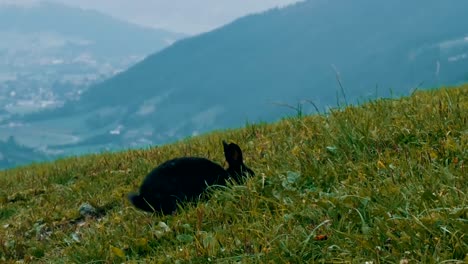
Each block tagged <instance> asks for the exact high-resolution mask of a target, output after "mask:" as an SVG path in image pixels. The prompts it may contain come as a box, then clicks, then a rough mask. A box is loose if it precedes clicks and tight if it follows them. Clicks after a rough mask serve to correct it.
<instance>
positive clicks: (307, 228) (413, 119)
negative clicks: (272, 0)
mask: <svg viewBox="0 0 468 264" xmlns="http://www.w3.org/2000/svg"><path fill="white" fill-rule="evenodd" d="M467 122H468V85H464V86H460V87H456V88H446V89H439V90H432V91H425V92H416V93H415V94H414V95H413V96H411V97H408V98H402V99H398V100H377V101H372V102H369V103H366V104H363V105H362V106H358V107H347V108H345V109H342V110H332V111H331V112H330V113H329V114H327V115H313V116H304V117H291V118H287V119H284V120H282V121H280V122H278V123H274V124H252V125H247V126H246V127H245V128H243V129H238V130H228V131H218V132H213V133H211V134H207V135H203V136H200V137H195V138H191V139H187V140H184V141H181V142H178V143H176V144H171V145H165V146H160V147H154V148H150V149H146V150H130V151H126V152H121V153H114V154H101V155H89V156H84V157H79V158H68V159H63V160H59V161H56V162H54V163H49V164H36V165H30V166H27V167H22V168H17V169H12V170H8V171H3V172H0V186H1V189H0V262H5V263H15V262H16V261H18V260H23V261H25V262H35V263H122V262H126V263H208V262H213V263H288V262H289V263H304V262H318V263H364V262H368V263H371V262H372V263H417V262H424V263H456V262H459V263H466V262H467V261H468V255H467V253H468V235H467V233H468V199H467V192H468V177H467V175H468V170H467V164H466V163H467V158H468V147H467V146H468V125H467ZM222 139H226V140H228V141H233V142H237V143H238V144H239V145H240V146H241V147H242V148H243V151H244V157H245V159H246V161H245V162H246V164H247V165H248V166H250V167H251V168H252V169H253V170H254V171H255V172H256V174H257V176H255V177H253V178H250V179H249V180H248V181H247V182H246V183H245V184H243V185H237V186H232V185H231V186H228V187H227V188H222V189H218V190H215V191H213V192H212V196H211V198H210V199H209V200H207V201H203V202H200V203H198V204H190V205H186V206H184V207H183V208H181V209H180V210H179V211H178V213H177V214H176V215H171V216H158V215H151V214H147V213H144V212H141V211H138V210H136V209H135V208H133V207H132V206H131V205H130V204H129V203H128V201H127V200H126V195H127V193H128V192H131V191H135V190H137V189H138V186H139V184H140V183H141V181H142V179H143V178H144V176H145V175H146V174H147V173H148V172H149V171H150V170H151V169H152V168H153V167H154V166H156V165H157V164H159V163H161V162H162V161H164V160H166V159H169V158H172V157H177V156H184V155H195V156H204V157H208V158H210V159H213V160H215V161H217V162H219V163H221V164H224V161H223V153H222V145H221V140H222ZM83 203H89V204H91V205H93V206H95V207H96V208H97V209H98V212H99V213H98V216H97V217H94V218H82V217H80V215H79V211H78V209H79V207H80V205H81V204H83ZM324 236H326V239H323V238H324Z"/></svg>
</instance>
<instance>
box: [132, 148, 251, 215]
mask: <svg viewBox="0 0 468 264" xmlns="http://www.w3.org/2000/svg"><path fill="white" fill-rule="evenodd" d="M223 146H224V156H225V157H226V161H227V162H228V164H229V168H228V169H227V170H225V169H224V168H223V167H221V166H220V165H218V164H216V163H214V162H212V161H210V160H208V159H205V158H197V157H183V158H175V159H172V160H168V161H166V162H164V163H162V164H161V165H159V166H158V167H156V168H155V169H153V171H151V172H150V173H149V174H148V175H147V176H146V178H145V179H144V181H143V183H142V185H141V186H140V193H139V194H130V195H129V196H128V198H129V200H130V202H131V203H132V204H133V205H134V206H136V207H137V208H139V209H141V210H144V211H148V212H162V213H163V214H170V213H172V212H174V211H175V210H176V208H177V203H178V202H181V201H185V200H189V201H190V200H195V199H197V198H199V196H200V195H201V194H202V193H203V192H204V191H205V190H206V189H207V187H208V186H211V185H226V183H227V181H228V179H229V178H232V179H233V180H235V181H236V182H239V181H240V180H241V179H242V178H243V177H244V176H248V175H249V174H250V175H251V176H253V175H254V172H253V171H252V170H251V169H249V168H248V167H247V166H245V165H244V162H243V158H242V151H241V149H240V147H239V146H238V145H236V144H234V143H231V144H229V145H228V144H227V143H226V142H225V141H223Z"/></svg>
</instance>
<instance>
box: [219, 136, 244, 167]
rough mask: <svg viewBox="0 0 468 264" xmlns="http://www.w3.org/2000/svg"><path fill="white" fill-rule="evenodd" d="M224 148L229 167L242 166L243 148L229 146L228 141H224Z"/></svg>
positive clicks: (233, 145) (234, 145) (232, 144)
mask: <svg viewBox="0 0 468 264" xmlns="http://www.w3.org/2000/svg"><path fill="white" fill-rule="evenodd" d="M223 146H224V156H225V157H226V161H227V162H228V163H229V165H236V164H237V165H240V164H242V162H243V161H242V150H241V148H240V147H239V146H238V145H236V144H234V143H231V144H229V145H228V144H227V143H226V141H223Z"/></svg>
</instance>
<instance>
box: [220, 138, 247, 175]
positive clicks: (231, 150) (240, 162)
mask: <svg viewBox="0 0 468 264" xmlns="http://www.w3.org/2000/svg"><path fill="white" fill-rule="evenodd" d="M223 146H224V156H225V157H226V161H227V163H228V164H229V168H228V169H227V172H228V173H229V175H230V176H231V177H233V178H234V179H235V180H236V181H237V180H239V179H241V178H243V177H246V176H254V175H255V173H254V172H253V171H252V170H251V169H250V168H249V167H247V166H246V165H245V164H244V159H243V158H242V150H241V148H240V147H239V146H238V145H237V144H234V143H230V144H228V143H226V141H224V140H223Z"/></svg>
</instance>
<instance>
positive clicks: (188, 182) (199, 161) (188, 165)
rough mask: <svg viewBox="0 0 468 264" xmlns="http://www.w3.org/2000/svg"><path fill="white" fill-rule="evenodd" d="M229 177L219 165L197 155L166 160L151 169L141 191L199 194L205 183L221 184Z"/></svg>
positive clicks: (187, 194)
mask: <svg viewBox="0 0 468 264" xmlns="http://www.w3.org/2000/svg"><path fill="white" fill-rule="evenodd" d="M228 177H229V175H228V173H227V172H226V170H225V169H224V168H223V167H221V166H220V165H218V164H216V163H214V162H212V161H210V160H208V159H205V158H197V157H184V158H176V159H172V160H168V161H166V162H164V163H162V164H161V165H159V166H158V167H156V168H155V169H153V170H152V171H151V172H150V173H149V174H148V175H147V176H146V178H145V180H144V181H143V184H142V186H141V188H140V192H141V193H147V192H159V193H170V194H174V195H175V194H177V193H184V194H185V195H186V196H187V197H190V196H191V195H190V194H191V193H195V194H196V195H198V194H200V193H201V192H202V191H203V190H204V189H205V188H206V186H207V185H213V184H223V183H224V182H225V180H226V179H227V178H228Z"/></svg>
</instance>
